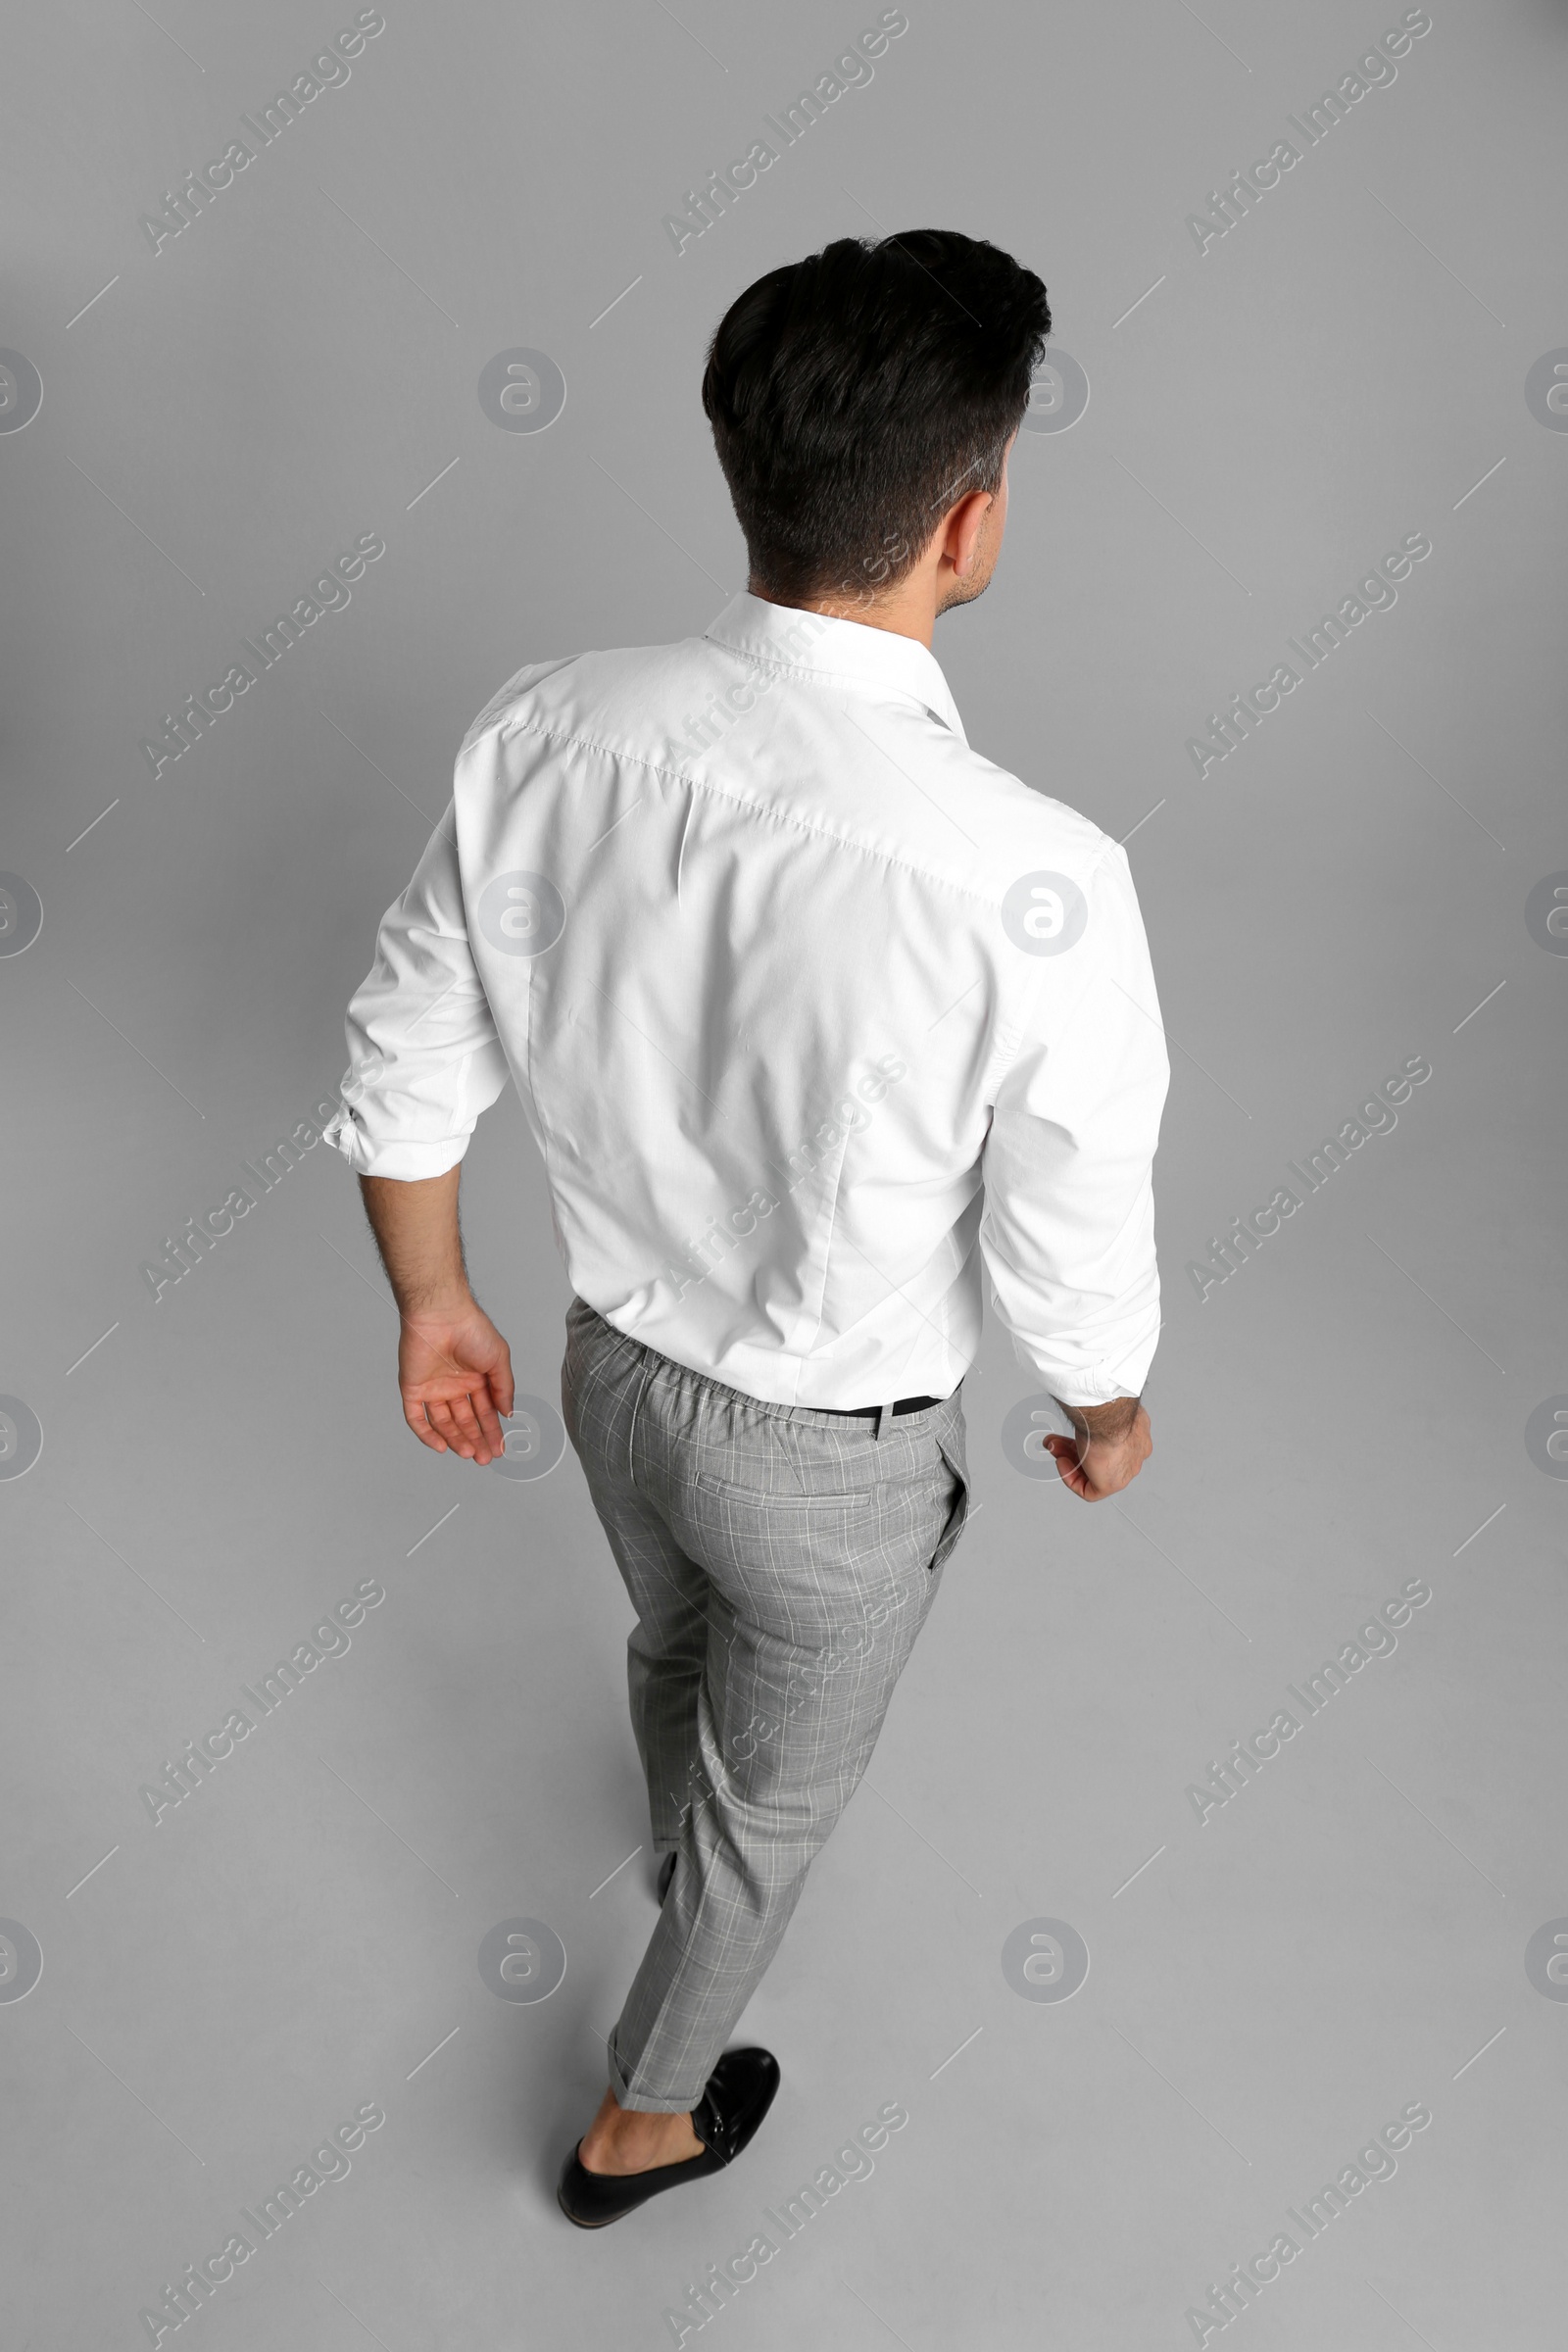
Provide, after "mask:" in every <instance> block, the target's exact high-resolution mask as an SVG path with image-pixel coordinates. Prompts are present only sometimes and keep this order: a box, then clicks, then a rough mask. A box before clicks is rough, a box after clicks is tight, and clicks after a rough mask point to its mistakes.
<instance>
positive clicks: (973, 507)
mask: <svg viewBox="0 0 1568 2352" xmlns="http://www.w3.org/2000/svg"><path fill="white" fill-rule="evenodd" d="M993 503H994V500H993V493H992V492H991V491H989V490H971V491H970V492H969V495H968V496H967V498H960V499H959V501H958V503H957V505H956V507H955V508H954V509H953V511H952V513H951V514H950V515H949V516H948V520H947V545H946V547H945V548H944V550H943V553H944V554H945V555H946V556H948V557H949V558H950V560H951V562H952V564H953V568H954V571H955V572H956V575H957V577H958V578H959V579H960V580H961V579H966V578H967V577H968V575H969V573H970V571H971V570H972V569H973V568H974V560H975V551H976V549H977V548H978V546H979V544H980V532H981V529H982V527H983V525H984V523H985V518H986V516H987V515H988V514H989V513H990V512H991V508H992V505H993Z"/></svg>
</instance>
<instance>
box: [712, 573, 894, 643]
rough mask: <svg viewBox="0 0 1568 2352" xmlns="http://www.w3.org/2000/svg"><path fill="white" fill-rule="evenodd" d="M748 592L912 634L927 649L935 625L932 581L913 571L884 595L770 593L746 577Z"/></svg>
mask: <svg viewBox="0 0 1568 2352" xmlns="http://www.w3.org/2000/svg"><path fill="white" fill-rule="evenodd" d="M746 585H747V591H748V593H749V594H750V595H752V596H756V597H760V598H761V600H762V602H763V603H764V604H768V605H787V606H788V607H789V608H790V610H791V611H792V612H796V613H822V614H824V616H825V617H826V618H827V619H829V620H857V621H858V622H859V623H860V625H861V627H862V628H867V629H887V630H889V631H890V632H891V634H892V635H894V636H895V637H912V638H913V639H914V641H915V643H916V644H917V645H923V646H924V647H925V650H926V652H927V653H929V652H930V651H931V637H932V632H933V630H934V629H935V627H936V618H937V613H936V597H935V593H934V589H933V585H932V584H931V583H930V582H928V581H926V580H925V579H923V578H921V577H919V576H918V575H915V576H913V577H911V578H910V579H909V580H907V581H901V583H900V584H899V586H898V587H897V588H895V589H894V590H892V591H891V593H890V594H889V595H887V596H876V597H872V596H867V597H863V598H859V599H855V598H851V597H842V596H840V597H834V596H826V597H818V596H803V597H794V596H771V595H769V593H768V591H767V590H766V589H765V588H763V587H762V586H761V585H760V583H759V582H758V581H757V580H748V581H747V583H746Z"/></svg>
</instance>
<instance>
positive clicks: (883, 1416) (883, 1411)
mask: <svg viewBox="0 0 1568 2352" xmlns="http://www.w3.org/2000/svg"><path fill="white" fill-rule="evenodd" d="M892 1418H893V1406H892V1404H891V1402H890V1403H887V1404H879V1405H878V1406H877V1408H876V1435H877V1437H878V1438H880V1437H881V1435H882V1432H883V1431H884V1430H885V1429H886V1427H887V1425H888V1423H889V1422H890V1421H891V1420H892Z"/></svg>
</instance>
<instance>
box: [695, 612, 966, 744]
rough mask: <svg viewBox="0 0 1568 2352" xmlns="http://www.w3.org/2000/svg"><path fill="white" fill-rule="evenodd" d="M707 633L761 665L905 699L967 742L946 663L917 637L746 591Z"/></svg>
mask: <svg viewBox="0 0 1568 2352" xmlns="http://www.w3.org/2000/svg"><path fill="white" fill-rule="evenodd" d="M703 634H704V635H705V637H709V638H711V639H712V641H713V643H714V644H715V645H724V646H728V647H730V649H731V650H732V651H733V652H735V653H739V654H748V655H750V656H752V658H753V659H754V660H756V661H760V662H778V663H780V664H781V665H782V666H784V667H785V668H788V669H794V670H799V671H801V672H802V673H803V674H807V675H810V676H814V677H819V678H829V679H843V680H846V681H848V680H850V679H857V680H859V681H860V682H862V683H870V684H874V685H877V686H880V687H881V688H883V689H884V691H891V692H892V693H894V694H903V695H907V696H908V698H909V699H910V701H911V702H916V703H919V704H920V705H921V706H922V708H923V709H925V710H927V711H930V712H931V715H932V716H933V718H938V719H940V720H941V721H942V724H943V725H944V726H946V727H951V728H952V730H953V732H954V734H955V735H956V736H957V738H958V741H959V742H960V743H967V741H968V737H967V736H966V735H965V734H964V731H963V721H962V719H961V718H960V717H959V716H958V707H957V705H956V702H955V701H954V699H953V696H952V694H951V693H950V692H949V690H948V681H947V679H946V678H945V677H944V676H943V674H942V665H941V663H940V662H938V660H937V658H936V656H935V655H934V654H933V653H931V652H930V651H929V649H928V648H927V647H925V646H923V645H921V644H920V643H919V641H918V639H916V638H913V637H904V636H900V635H899V634H898V633H897V632H896V631H894V630H892V629H876V628H871V627H869V626H868V625H867V623H866V622H864V621H863V620H838V619H835V618H833V617H832V616H831V615H830V614H828V613H808V612H806V611H805V610H803V608H802V607H800V606H799V605H774V604H769V603H768V601H767V599H766V598H765V597H760V596H753V595H751V594H750V593H749V592H748V591H747V590H744V589H743V590H742V592H741V594H740V595H739V596H737V597H734V598H732V599H731V601H730V602H729V604H727V605H726V606H725V607H724V610H723V612H722V613H719V615H718V617H717V619H716V620H713V621H711V623H710V624H709V626H708V627H707V629H705V630H704V632H703Z"/></svg>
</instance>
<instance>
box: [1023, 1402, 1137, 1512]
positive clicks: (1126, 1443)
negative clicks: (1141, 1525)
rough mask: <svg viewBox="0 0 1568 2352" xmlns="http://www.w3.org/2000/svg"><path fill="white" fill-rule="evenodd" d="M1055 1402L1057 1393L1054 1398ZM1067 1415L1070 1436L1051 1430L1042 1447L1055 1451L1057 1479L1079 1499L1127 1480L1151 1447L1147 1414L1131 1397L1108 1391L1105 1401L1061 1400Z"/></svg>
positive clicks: (1099, 1498) (1116, 1489)
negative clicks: (1070, 1429) (1112, 1393)
mask: <svg viewBox="0 0 1568 2352" xmlns="http://www.w3.org/2000/svg"><path fill="white" fill-rule="evenodd" d="M1056 1401H1057V1403H1058V1404H1061V1399H1060V1397H1057V1399H1056ZM1061 1409H1062V1411H1063V1412H1064V1413H1066V1414H1068V1415H1069V1416H1070V1417H1071V1420H1072V1426H1073V1435H1072V1436H1071V1437H1070V1438H1064V1437H1060V1436H1058V1435H1057V1434H1056V1433H1055V1432H1053V1433H1052V1435H1051V1436H1050V1437H1048V1438H1047V1439H1046V1450H1047V1452H1048V1453H1052V1454H1054V1456H1055V1462H1056V1469H1057V1471H1058V1472H1059V1474H1060V1477H1061V1481H1062V1484H1063V1485H1064V1486H1068V1487H1071V1489H1072V1491H1073V1493H1074V1494H1075V1495H1077V1496H1078V1499H1079V1500H1080V1502H1103V1501H1104V1500H1105V1498H1106V1496H1107V1495H1119V1494H1120V1493H1121V1491H1122V1488H1123V1487H1129V1486H1131V1485H1132V1482H1133V1480H1134V1479H1135V1478H1136V1477H1137V1476H1138V1473H1139V1471H1140V1470H1141V1469H1142V1468H1143V1466H1144V1464H1145V1463H1146V1462H1147V1461H1148V1459H1149V1457H1150V1455H1151V1454H1152V1452H1153V1450H1154V1441H1153V1439H1152V1436H1151V1435H1150V1429H1149V1415H1148V1414H1147V1413H1146V1412H1145V1410H1144V1408H1143V1406H1142V1405H1141V1404H1140V1403H1139V1401H1138V1398H1137V1397H1112V1399H1111V1401H1110V1402H1109V1404H1062V1406H1061Z"/></svg>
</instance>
